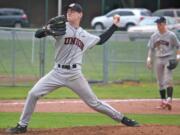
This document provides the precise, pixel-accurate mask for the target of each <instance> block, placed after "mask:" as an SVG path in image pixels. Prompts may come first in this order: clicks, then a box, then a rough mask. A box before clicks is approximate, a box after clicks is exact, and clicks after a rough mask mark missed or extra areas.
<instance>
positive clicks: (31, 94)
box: [28, 91, 39, 98]
mask: <svg viewBox="0 0 180 135" xmlns="http://www.w3.org/2000/svg"><path fill="white" fill-rule="evenodd" d="M28 97H31V98H39V96H38V94H37V93H36V92H34V91H30V92H29V93H28Z"/></svg>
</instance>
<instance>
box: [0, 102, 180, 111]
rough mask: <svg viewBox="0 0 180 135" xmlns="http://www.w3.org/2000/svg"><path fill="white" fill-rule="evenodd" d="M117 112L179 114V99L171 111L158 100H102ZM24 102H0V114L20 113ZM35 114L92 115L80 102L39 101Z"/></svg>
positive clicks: (89, 109)
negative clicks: (165, 108) (164, 107)
mask: <svg viewBox="0 0 180 135" xmlns="http://www.w3.org/2000/svg"><path fill="white" fill-rule="evenodd" d="M104 101H105V102H106V103H108V104H110V105H111V106H113V107H114V108H116V109H117V110H118V111H121V112H123V113H134V114H180V99H174V101H173V106H172V108H173V109H172V110H171V111H168V110H161V109H157V108H156V107H157V106H158V105H159V102H160V100H158V99H130V100H111V99H107V100H104ZM23 106H24V100H1V101H0V112H21V111H22V108H23ZM35 112H73V113H84V112H85V113H86V112H87V113H89V112H90V113H94V112H95V111H94V110H92V109H91V108H89V107H88V106H87V105H86V104H85V103H84V102H83V101H82V100H40V101H38V103H37V106H36V109H35Z"/></svg>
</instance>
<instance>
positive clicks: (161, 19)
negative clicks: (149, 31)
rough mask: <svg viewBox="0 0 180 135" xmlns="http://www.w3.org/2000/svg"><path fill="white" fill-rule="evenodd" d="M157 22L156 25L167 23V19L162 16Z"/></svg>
mask: <svg viewBox="0 0 180 135" xmlns="http://www.w3.org/2000/svg"><path fill="white" fill-rule="evenodd" d="M155 22H156V23H166V18H165V17H164V16H161V17H159V18H158V19H157V20H156V21H155Z"/></svg>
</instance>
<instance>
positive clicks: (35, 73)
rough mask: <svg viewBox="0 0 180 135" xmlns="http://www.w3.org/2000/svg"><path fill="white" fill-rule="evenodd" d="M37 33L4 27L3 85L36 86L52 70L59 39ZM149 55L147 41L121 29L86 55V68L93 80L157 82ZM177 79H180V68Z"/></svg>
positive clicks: (0, 45)
mask: <svg viewBox="0 0 180 135" xmlns="http://www.w3.org/2000/svg"><path fill="white" fill-rule="evenodd" d="M34 32H35V30H34V29H14V28H0V85H8V86H16V85H32V84H34V83H35V82H36V81H37V80H38V79H39V78H40V77H42V76H43V75H44V74H46V73H48V72H49V71H50V70H51V69H52V67H53V64H54V42H55V41H54V39H53V38H51V37H48V38H43V39H36V38H34ZM90 32H91V33H93V34H96V35H99V34H100V32H97V31H90ZM146 55H147V40H141V41H134V42H131V41H129V38H128V35H127V33H126V32H119V31H118V32H115V33H114V34H113V36H112V37H111V38H110V40H108V42H106V43H105V45H103V46H96V47H94V48H92V49H90V50H88V51H87V52H86V53H85V54H84V59H83V70H82V71H83V73H84V74H85V76H86V78H87V79H88V80H89V82H121V81H155V76H154V73H153V71H149V70H147V68H146V66H145V60H146ZM174 79H175V81H177V82H178V80H180V70H179V67H178V68H177V69H176V70H175V71H174Z"/></svg>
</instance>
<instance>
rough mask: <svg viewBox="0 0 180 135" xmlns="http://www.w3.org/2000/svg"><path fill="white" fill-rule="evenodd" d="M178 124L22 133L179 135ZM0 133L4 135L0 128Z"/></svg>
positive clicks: (30, 130)
mask: <svg viewBox="0 0 180 135" xmlns="http://www.w3.org/2000/svg"><path fill="white" fill-rule="evenodd" d="M179 133H180V127H178V126H159V125H144V126H141V127H136V128H134V127H125V126H96V127H95V126H93V127H73V128H59V129H44V130H43V129H29V130H28V132H27V133H25V134H22V135H179ZM0 135H6V134H5V133H4V130H3V129H0Z"/></svg>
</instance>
